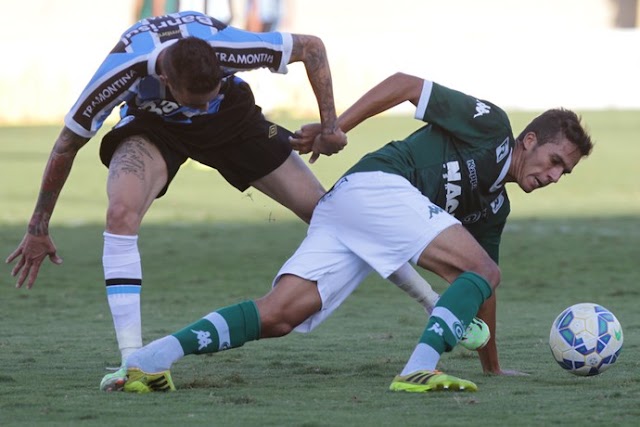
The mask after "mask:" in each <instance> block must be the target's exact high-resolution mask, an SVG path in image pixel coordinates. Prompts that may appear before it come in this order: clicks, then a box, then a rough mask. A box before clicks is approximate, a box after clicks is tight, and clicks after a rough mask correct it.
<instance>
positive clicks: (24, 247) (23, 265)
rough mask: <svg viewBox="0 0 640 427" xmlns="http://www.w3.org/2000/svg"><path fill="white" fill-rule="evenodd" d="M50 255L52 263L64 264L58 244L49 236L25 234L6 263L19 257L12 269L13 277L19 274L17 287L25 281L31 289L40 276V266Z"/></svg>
mask: <svg viewBox="0 0 640 427" xmlns="http://www.w3.org/2000/svg"><path fill="white" fill-rule="evenodd" d="M47 256H48V257H49V259H50V260H51V262H52V263H54V264H57V265H60V264H62V258H60V257H59V256H58V254H57V253H56V245H54V244H53V240H51V238H50V237H49V236H48V235H47V236H34V235H31V234H29V233H27V234H25V236H24V238H23V239H22V242H21V243H20V246H18V248H17V249H16V250H15V251H13V252H12V253H11V255H9V257H8V258H7V260H6V263H7V264H9V263H11V262H13V261H14V260H15V259H16V258H18V263H17V264H16V265H15V266H14V267H13V270H11V275H12V276H13V277H15V276H18V281H17V282H16V288H21V287H22V285H24V283H25V281H26V283H27V289H31V287H32V286H33V283H34V282H35V281H36V278H37V277H38V272H39V271H40V266H41V265H42V261H44V259H45V257H47Z"/></svg>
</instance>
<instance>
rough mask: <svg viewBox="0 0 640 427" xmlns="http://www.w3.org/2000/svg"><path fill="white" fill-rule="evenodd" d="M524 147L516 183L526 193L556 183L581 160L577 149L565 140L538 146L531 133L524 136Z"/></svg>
mask: <svg viewBox="0 0 640 427" xmlns="http://www.w3.org/2000/svg"><path fill="white" fill-rule="evenodd" d="M524 147H525V149H524V153H523V161H522V168H521V171H520V172H521V173H520V176H519V177H518V180H517V181H518V184H519V185H520V188H522V189H523V190H524V191H525V192H527V193H530V192H532V191H533V190H537V189H538V188H542V187H546V186H547V185H549V184H552V183H554V182H558V181H559V180H560V178H562V176H563V175H565V174H569V173H571V171H572V170H573V168H574V167H575V166H576V164H578V162H579V161H580V159H581V158H582V154H581V153H580V150H579V149H578V147H576V145H575V144H573V143H572V142H570V141H569V140H568V139H566V138H562V139H560V140H559V141H556V142H549V143H546V144H542V145H540V144H539V143H538V141H537V139H536V136H535V134H534V133H533V132H531V133H529V134H527V135H526V136H525V140H524Z"/></svg>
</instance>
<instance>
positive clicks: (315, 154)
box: [309, 151, 320, 164]
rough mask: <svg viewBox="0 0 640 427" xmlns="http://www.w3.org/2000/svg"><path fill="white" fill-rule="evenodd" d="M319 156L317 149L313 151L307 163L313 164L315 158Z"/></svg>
mask: <svg viewBox="0 0 640 427" xmlns="http://www.w3.org/2000/svg"><path fill="white" fill-rule="evenodd" d="M319 157H320V152H319V151H314V152H313V154H311V157H310V158H309V163H311V164H313V163H315V162H316V160H318V158H319Z"/></svg>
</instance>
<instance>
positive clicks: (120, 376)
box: [100, 365, 127, 391]
mask: <svg viewBox="0 0 640 427" xmlns="http://www.w3.org/2000/svg"><path fill="white" fill-rule="evenodd" d="M126 382H127V368H126V367H125V366H124V365H123V366H120V368H119V369H118V370H116V371H115V372H112V373H110V374H107V375H105V376H104V378H102V381H100V390H102V391H121V390H122V388H123V387H124V384H125V383H126Z"/></svg>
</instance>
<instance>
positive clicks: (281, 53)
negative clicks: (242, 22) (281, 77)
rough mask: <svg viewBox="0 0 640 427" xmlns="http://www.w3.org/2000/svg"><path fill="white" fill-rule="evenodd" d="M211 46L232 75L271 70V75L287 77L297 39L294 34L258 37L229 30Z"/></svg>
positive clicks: (258, 34)
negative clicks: (294, 39) (294, 38)
mask: <svg viewBox="0 0 640 427" xmlns="http://www.w3.org/2000/svg"><path fill="white" fill-rule="evenodd" d="M209 43H210V44H211V45H212V46H213V47H214V49H215V50H216V55H217V57H218V61H219V62H220V65H221V66H222V67H223V68H224V69H225V70H227V71H228V72H236V71H249V70H255V69H258V68H268V69H269V70H270V71H271V72H274V73H280V74H286V73H287V72H288V68H287V64H288V63H289V61H290V59H291V51H292V48H293V36H292V35H291V34H290V33H281V32H275V31H274V32H268V33H254V32H250V31H245V30H241V29H239V28H235V27H226V28H225V29H224V30H222V31H220V32H219V33H218V34H216V36H215V38H212V39H211V40H210V41H209Z"/></svg>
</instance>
